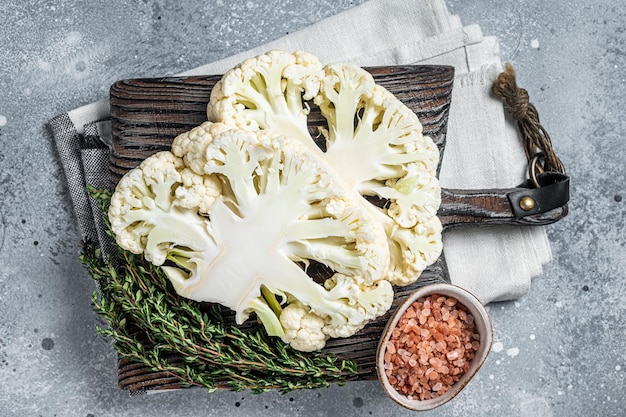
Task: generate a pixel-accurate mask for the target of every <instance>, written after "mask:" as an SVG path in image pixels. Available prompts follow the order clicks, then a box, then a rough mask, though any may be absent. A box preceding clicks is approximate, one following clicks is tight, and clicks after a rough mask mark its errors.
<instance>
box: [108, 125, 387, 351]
mask: <svg viewBox="0 0 626 417" xmlns="http://www.w3.org/2000/svg"><path fill="white" fill-rule="evenodd" d="M210 131H211V126H206V128H204V133H202V134H201V135H200V136H202V137H203V138H204V139H203V140H204V141H206V143H208V145H207V146H206V147H205V146H204V145H200V143H198V144H196V145H197V146H196V145H194V146H192V147H190V148H189V150H188V152H187V153H185V159H183V158H180V157H178V156H176V155H174V154H172V153H170V152H162V153H159V154H157V155H155V156H153V157H150V158H148V159H146V160H145V161H144V162H143V163H142V164H141V165H140V166H139V167H138V168H136V169H134V170H132V171H130V172H129V173H128V174H126V176H124V177H123V178H122V180H121V181H120V183H119V184H118V186H117V188H116V190H115V193H114V194H113V196H112V199H111V209H110V210H109V218H110V220H111V224H112V225H113V230H114V232H115V234H116V236H117V238H118V243H119V244H120V246H121V247H122V248H124V249H128V250H131V251H133V252H134V253H143V254H144V256H145V258H146V259H147V260H149V261H150V262H152V263H154V264H156V265H160V266H161V267H162V269H163V270H164V272H165V273H166V274H167V277H168V278H169V280H170V281H171V283H172V285H173V287H174V289H175V290H176V292H177V293H178V294H179V295H181V296H183V297H186V298H189V299H192V300H195V301H202V302H214V303H220V304H222V305H224V306H227V307H229V308H231V309H232V310H234V311H235V312H236V321H237V322H238V323H242V322H243V321H245V320H246V319H247V318H248V316H249V314H250V313H252V312H254V313H256V315H257V317H258V318H259V319H260V321H261V322H262V323H263V325H264V326H265V328H266V329H267V331H268V334H270V335H272V336H279V337H281V338H282V339H283V340H284V341H285V342H287V343H291V344H292V346H293V347H294V348H297V349H301V350H315V349H319V348H321V347H322V346H323V343H322V340H323V341H325V340H326V339H327V338H328V337H329V336H332V335H337V336H339V335H341V336H350V335H351V334H353V332H355V331H358V329H360V328H361V327H363V326H364V325H365V324H366V323H367V322H368V321H369V320H371V319H373V318H375V317H377V316H378V315H381V314H384V313H385V312H386V311H387V309H388V308H389V307H390V305H391V302H390V300H391V299H392V298H393V290H392V288H391V286H390V285H389V284H388V283H387V282H386V281H383V280H382V276H384V274H385V272H386V270H387V265H388V262H389V252H388V251H389V248H388V246H387V244H386V236H385V232H384V230H383V229H382V226H381V225H380V224H378V223H377V222H376V221H374V220H373V219H372V218H371V216H370V214H369V213H368V211H367V210H366V209H364V207H363V205H362V204H361V203H360V202H359V201H358V200H354V199H353V198H352V194H351V193H350V191H349V189H347V188H346V187H345V185H344V184H343V182H341V181H340V180H339V179H338V178H336V176H335V175H334V173H333V172H332V171H329V170H328V169H327V166H326V164H325V163H324V161H323V160H322V159H320V158H319V157H318V156H317V155H315V154H313V153H312V152H310V151H308V150H307V149H306V148H305V147H303V146H302V145H301V144H299V143H298V142H297V141H294V140H289V139H286V138H284V137H281V136H279V135H277V134H275V133H273V132H272V131H245V130H228V131H224V132H222V133H219V134H217V135H216V136H215V137H212V136H211V135H210V134H207V132H210ZM200 136H199V137H200ZM200 151H202V152H203V154H204V156H203V157H204V158H205V159H204V160H205V161H206V162H205V164H204V166H203V168H202V170H203V172H204V174H203V175H200V174H196V173H194V172H193V171H191V170H190V169H189V168H186V167H185V165H184V162H185V161H186V160H190V161H195V162H197V161H200V160H201V158H200V157H199V156H198V155H193V153H195V152H200ZM183 172H184V173H185V174H184V175H196V176H198V177H201V178H210V179H211V181H214V182H212V184H214V185H215V187H214V188H211V190H209V195H210V197H208V196H207V197H206V198H207V199H208V200H211V203H210V204H208V203H209V201H208V200H207V201H206V202H205V203H206V204H207V205H209V210H206V211H201V210H200V206H199V205H198V206H195V205H194V204H193V203H195V202H197V201H198V200H193V199H192V198H191V196H190V195H188V194H190V193H193V190H194V188H193V187H188V186H186V185H185V182H184V180H183V177H184V175H183ZM198 181H199V180H198ZM198 181H196V182H198ZM218 191H219V192H218ZM181 195H182V196H183V198H184V200H179V196H181ZM204 214H206V215H204ZM313 261H314V262H317V263H321V264H324V265H326V266H327V267H329V268H330V269H332V270H333V271H335V274H334V275H333V278H330V279H331V280H333V281H332V284H330V283H329V284H328V286H327V287H325V286H322V285H320V284H318V283H316V282H315V281H314V280H313V279H311V277H309V276H308V275H307V273H306V271H305V269H304V268H305V267H306V266H307V265H308V264H309V263H310V262H313ZM277 298H278V299H280V300H283V303H284V300H293V301H294V302H296V301H297V302H298V303H300V304H302V305H303V306H306V308H307V309H308V311H309V312H310V313H311V314H312V316H310V317H309V316H307V317H309V318H308V319H306V320H304V319H301V320H300V325H301V326H302V328H297V327H296V325H295V324H294V323H295V321H294V320H288V318H289V314H291V313H287V316H285V317H284V318H283V319H282V322H281V317H282V316H283V314H285V313H284V311H285V310H287V311H291V309H292V308H290V307H289V305H287V306H286V307H285V308H284V309H283V306H282V305H281V302H278V300H277ZM313 316H315V317H317V318H319V319H321V320H322V321H323V328H322V329H318V330H317V332H318V333H319V334H316V335H309V336H306V334H307V333H311V332H313V331H314V330H315V328H316V326H318V325H319V323H320V322H319V320H318V319H315V317H313ZM283 322H284V323H285V324H287V327H284V326H285V324H283ZM342 326H343V327H345V329H343V330H342V332H341V333H340V332H339V331H338V330H327V329H331V328H332V329H336V328H341V327H342ZM318 327H319V326H318ZM294 332H295V333H294ZM305 340H310V343H309V344H306V343H305Z"/></svg>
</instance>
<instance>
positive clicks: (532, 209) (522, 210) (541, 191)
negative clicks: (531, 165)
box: [507, 172, 569, 219]
mask: <svg viewBox="0 0 626 417" xmlns="http://www.w3.org/2000/svg"><path fill="white" fill-rule="evenodd" d="M536 178H537V182H538V183H539V186H540V187H539V188H534V187H533V185H532V184H531V183H530V181H526V182H524V183H523V184H521V185H520V186H519V187H517V188H515V189H513V190H512V191H511V192H510V193H508V194H507V197H508V199H509V202H510V203H511V208H512V210H513V215H514V217H515V218H516V219H521V218H523V217H526V216H531V215H534V214H542V213H547V212H548V211H551V210H554V209H557V208H560V207H563V206H565V205H566V204H567V203H568V201H569V177H568V176H567V175H565V174H561V173H559V172H544V173H542V174H539V175H537V177H536Z"/></svg>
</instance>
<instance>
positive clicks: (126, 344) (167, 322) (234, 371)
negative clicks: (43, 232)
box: [80, 189, 357, 393]
mask: <svg viewBox="0 0 626 417" xmlns="http://www.w3.org/2000/svg"><path fill="white" fill-rule="evenodd" d="M90 193H91V196H92V197H93V198H94V199H95V200H96V201H97V202H98V204H99V206H100V208H101V210H102V212H103V213H106V212H107V210H108V204H109V201H110V197H111V193H110V191H108V190H95V189H90ZM104 220H105V224H107V226H108V219H106V216H105V218H104ZM109 233H111V232H110V230H109ZM116 250H117V253H118V255H117V256H115V257H111V256H109V257H108V258H106V257H104V256H102V249H101V248H100V247H99V246H98V245H96V244H94V243H84V244H83V246H82V254H81V256H80V259H81V261H82V263H83V264H84V265H85V266H86V268H87V270H88V271H89V274H90V275H91V276H92V277H93V279H94V280H96V281H97V282H98V284H99V291H97V292H94V294H93V296H92V305H93V308H94V310H95V311H96V312H97V313H98V314H99V315H100V316H101V317H103V318H104V320H105V321H106V323H107V325H108V327H107V328H102V327H98V328H97V331H98V332H99V333H101V334H103V335H105V336H108V337H110V338H112V339H113V341H114V342H115V348H116V350H117V352H118V353H119V355H120V357H121V358H128V359H131V360H133V361H135V362H139V363H142V364H143V365H144V366H146V367H148V368H149V369H151V370H153V371H155V372H165V373H167V374H169V375H171V376H175V377H176V378H177V379H178V380H179V381H180V384H181V385H182V386H201V387H205V388H207V389H208V390H209V391H214V390H216V389H229V390H234V391H241V390H244V389H249V390H252V391H253V392H255V393H258V392H263V391H267V390H272V389H277V390H280V391H283V392H287V391H292V390H297V389H303V388H319V387H326V386H329V385H331V384H333V383H339V384H341V383H344V382H345V381H347V380H348V379H350V378H351V377H353V376H354V375H355V374H356V372H357V366H356V364H355V363H354V362H353V361H347V360H340V359H338V358H336V357H335V356H333V355H326V354H322V353H320V352H314V353H303V352H299V351H297V350H294V349H292V348H291V347H289V346H288V345H286V344H285V343H283V342H282V341H281V340H280V339H278V338H270V337H269V336H267V334H266V333H265V332H264V331H263V330H262V329H261V327H260V326H256V327H252V328H246V329H242V328H239V327H237V326H234V325H229V324H227V323H226V321H225V320H224V311H223V310H222V308H221V306H218V305H209V306H204V305H201V304H200V303H197V302H194V301H191V300H187V299H185V298H182V297H179V296H178V295H177V294H176V293H175V292H174V291H173V289H172V287H171V285H170V284H169V281H168V280H167V277H166V276H165V274H164V273H163V271H162V270H161V269H160V268H159V267H156V266H154V265H152V264H151V263H150V262H147V261H146V260H145V259H144V258H143V257H142V256H139V255H134V254H132V253H130V252H127V251H125V250H123V249H121V248H119V247H116ZM172 358H175V359H174V360H172Z"/></svg>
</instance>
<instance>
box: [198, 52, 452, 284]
mask: <svg viewBox="0 0 626 417" xmlns="http://www.w3.org/2000/svg"><path fill="white" fill-rule="evenodd" d="M303 57H306V59H304V58H303ZM320 68H321V65H320V64H319V61H318V60H317V59H316V58H314V57H312V56H311V55H310V54H306V53H302V52H296V53H294V54H290V53H288V52H285V51H276V50H274V51H270V52H268V53H267V54H263V55H260V56H257V57H255V58H251V59H248V60H246V61H244V62H242V63H241V64H240V65H238V66H237V67H235V68H234V69H232V70H230V71H228V72H227V73H226V74H225V75H224V77H223V78H222V79H221V81H219V82H218V84H217V85H216V87H215V89H214V90H213V92H212V94H211V100H210V102H209V104H208V107H207V114H208V117H209V120H213V121H215V122H221V123H224V124H227V125H230V126H233V127H239V128H244V129H252V130H254V129H265V130H273V131H275V132H278V133H281V134H283V135H285V136H289V137H294V138H297V139H298V140H300V141H301V142H302V143H304V144H305V145H306V146H307V147H308V148H310V149H314V151H315V152H317V153H318V154H320V155H322V157H323V158H325V160H326V161H327V162H328V163H329V165H330V166H331V167H332V169H333V170H334V171H335V172H337V173H338V175H339V176H340V177H341V178H342V180H343V181H344V182H345V183H346V184H347V185H348V187H350V188H351V189H352V190H353V192H354V193H355V194H357V193H358V194H360V195H361V196H363V197H364V198H365V199H367V200H368V201H369V202H368V203H367V205H368V206H369V210H370V211H372V212H375V213H373V214H372V215H374V216H375V218H377V220H378V221H379V222H380V223H381V224H382V225H383V227H384V229H385V231H386V232H387V239H388V244H389V247H390V251H391V255H392V259H391V264H392V266H393V267H392V269H393V270H395V271H402V273H404V274H406V275H405V276H402V278H401V279H400V278H394V277H400V275H401V274H400V273H397V274H392V275H390V276H389V277H388V279H389V280H390V281H391V282H392V283H394V284H407V283H410V282H414V281H415V280H417V279H418V277H419V275H420V274H421V271H422V270H423V269H424V268H425V267H427V266H428V262H432V261H434V260H436V259H437V258H438V257H439V255H440V254H441V243H440V242H441V234H440V233H439V234H438V235H437V234H435V235H432V234H429V235H427V236H421V235H419V232H420V231H424V232H426V230H428V231H432V230H437V229H439V230H440V229H441V228H440V227H439V228H437V227H434V228H433V227H430V226H429V227H419V226H420V225H424V224H426V223H428V224H429V225H432V223H434V222H437V221H438V220H437V218H436V213H437V210H438V208H439V205H440V204H441V196H440V188H439V182H438V180H437V178H436V170H437V165H438V163H439V151H438V149H437V147H436V145H435V144H434V143H433V141H432V140H431V139H430V138H429V137H427V136H424V135H423V133H422V125H421V123H420V122H419V120H418V118H417V116H416V115H415V113H413V112H412V111H411V110H410V109H409V108H408V107H406V106H405V105H404V104H403V103H402V102H401V101H400V100H398V99H397V98H396V97H395V96H394V95H393V94H392V93H390V92H389V91H388V90H386V89H385V88H383V87H381V86H380V85H377V84H376V83H375V81H374V78H373V77H372V75H371V74H370V73H368V72H367V71H365V70H363V69H362V68H360V67H358V66H356V65H352V64H330V65H327V66H325V67H323V69H322V70H320ZM320 71H321V72H322V74H320ZM311 101H312V102H313V103H314V104H315V105H317V106H319V108H320V110H321V113H322V116H323V117H324V118H325V119H326V121H327V124H328V127H327V128H322V129H321V135H323V137H324V138H325V139H326V144H325V146H323V148H324V151H322V150H321V149H320V148H319V147H318V146H317V145H316V143H315V140H314V138H313V137H312V136H311V135H310V133H309V129H308V126H307V123H308V120H307V115H308V107H309V104H307V102H311ZM370 202H372V203H370ZM374 202H376V204H377V205H376V207H375V206H374ZM398 229H402V230H403V232H402V234H403V235H404V234H411V235H413V238H414V239H417V240H424V239H426V240H428V241H432V242H433V244H432V245H430V246H424V247H420V252H419V253H411V254H407V253H406V251H411V250H413V248H414V245H408V246H407V245H405V244H404V239H403V240H402V241H395V239H396V236H400V233H398V232H396V231H397V230H398ZM397 247H404V248H405V249H404V250H403V251H402V252H401V253H402V256H400V255H399V253H400V252H399V251H397V250H395V249H394V248H397ZM410 260H414V261H413V263H410V264H407V263H406V262H409V261H410Z"/></svg>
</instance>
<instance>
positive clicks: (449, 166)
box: [49, 0, 551, 303]
mask: <svg viewBox="0 0 626 417" xmlns="http://www.w3.org/2000/svg"><path fill="white" fill-rule="evenodd" d="M272 48H278V49H283V50H288V51H295V50H304V51H307V52H310V53H312V54H314V55H316V56H318V57H319V58H320V60H321V61H322V62H324V63H328V62H334V61H351V62H354V63H356V64H359V65H362V66H377V65H403V64H404V65H406V64H436V65H451V66H454V67H455V73H456V79H455V82H454V89H453V93H452V104H451V108H450V115H449V120H448V133H447V141H446V151H445V157H444V158H443V161H442V169H441V173H440V183H441V186H442V187H446V188H462V189H476V188H507V187H513V186H516V185H518V184H519V183H521V182H522V181H523V180H524V175H525V167H526V157H525V154H524V151H523V147H522V143H521V139H520V137H519V135H518V133H517V131H516V129H515V127H514V123H513V122H512V121H511V120H509V119H508V118H507V116H506V115H505V112H504V109H503V105H502V103H501V102H500V100H498V99H496V98H494V97H492V96H491V94H490V88H491V84H492V83H493V81H494V80H495V77H496V76H497V74H498V73H499V72H500V71H501V69H502V64H501V61H500V55H499V49H498V40H497V39H496V38H494V37H489V36H483V34H482V32H481V29H480V27H479V26H478V25H476V24H472V25H466V26H464V25H463V24H462V22H461V20H460V19H459V17H458V16H455V15H451V14H450V13H449V12H448V10H447V7H446V5H445V2H444V1H443V0H411V1H407V0H369V1H368V2H366V3H363V4H361V5H359V6H355V7H353V8H351V9H348V10H346V11H344V12H342V13H339V14H337V15H335V16H332V17H329V18H327V19H325V20H322V21H320V22H317V23H315V24H312V25H311V26H308V27H306V28H304V29H302V30H300V31H298V32H294V33H292V34H289V35H287V36H285V37H283V38H280V39H277V40H275V41H272V42H269V43H267V44H264V45H260V46H258V47H256V48H254V49H251V50H249V51H246V52H244V53H240V54H236V55H233V56H230V57H228V58H226V59H222V60H220V61H216V62H212V63H209V64H206V65H203V66H201V67H198V68H194V69H191V70H189V71H186V72H183V73H181V74H178V75H182V76H185V75H203V74H220V73H223V72H224V71H226V70H228V69H229V68H231V67H233V66H234V65H236V64H238V63H239V62H241V61H242V60H244V59H245V58H248V57H251V56H254V55H258V54H260V53H263V52H265V51H267V50H269V49H272ZM108 118H109V105H108V100H106V99H104V100H102V101H99V102H96V103H93V104H90V105H87V106H83V107H80V108H78V109H75V110H72V111H69V112H67V113H64V114H61V115H59V116H57V117H55V118H53V119H52V120H50V122H49V125H50V127H51V131H52V135H53V139H54V141H55V143H56V145H57V149H58V153H59V156H60V159H61V163H62V165H63V168H64V171H65V174H66V179H67V182H68V188H69V190H70V195H71V199H72V202H73V204H74V210H75V213H76V218H77V221H78V225H79V228H80V230H81V233H82V237H83V238H84V239H87V238H88V239H92V240H99V241H101V242H102V241H103V240H102V237H103V236H102V230H101V229H100V226H99V221H98V219H97V218H98V212H97V209H96V208H95V207H93V206H92V202H91V201H90V199H89V197H88V196H87V194H86V192H85V187H86V185H87V184H91V185H95V186H98V185H100V186H102V185H106V181H107V178H108V155H109V148H108V146H109V145H110V143H111V127H110V122H109V120H108ZM444 252H445V257H446V260H447V263H448V268H449V271H450V277H451V280H452V282H453V283H454V284H456V285H459V286H461V287H463V288H465V289H467V290H468V291H470V292H472V293H473V294H474V295H476V296H477V297H478V298H479V299H480V300H481V301H482V302H483V303H489V302H492V301H501V300H510V299H515V298H518V297H520V296H522V295H523V294H525V293H526V292H527V291H528V289H529V286H530V282H531V279H532V278H533V277H535V276H538V275H540V274H541V273H542V266H543V265H544V264H546V263H547V262H549V261H550V260H551V251H550V245H549V242H548V240H547V237H546V233H545V230H544V228H543V227H517V226H490V227H481V228H475V227H474V228H472V227H464V228H459V229H455V230H451V231H446V232H445V234H444Z"/></svg>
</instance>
